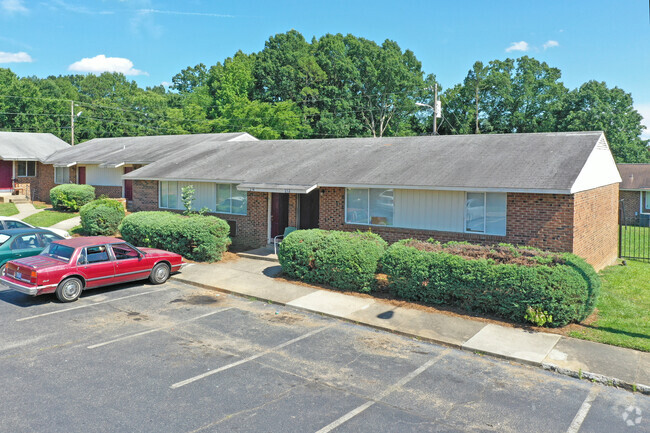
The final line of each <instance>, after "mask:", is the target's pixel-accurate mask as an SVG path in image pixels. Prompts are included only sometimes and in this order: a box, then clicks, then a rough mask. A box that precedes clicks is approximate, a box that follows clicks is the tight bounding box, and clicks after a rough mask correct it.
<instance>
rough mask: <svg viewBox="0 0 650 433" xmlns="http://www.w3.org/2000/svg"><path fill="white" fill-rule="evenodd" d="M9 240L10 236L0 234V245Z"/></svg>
mask: <svg viewBox="0 0 650 433" xmlns="http://www.w3.org/2000/svg"><path fill="white" fill-rule="evenodd" d="M10 238H11V236H9V235H5V234H4V233H2V234H0V245H2V244H4V243H5V242H7V240H8V239H10Z"/></svg>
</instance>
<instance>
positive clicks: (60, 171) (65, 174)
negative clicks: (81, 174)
mask: <svg viewBox="0 0 650 433" xmlns="http://www.w3.org/2000/svg"><path fill="white" fill-rule="evenodd" d="M54 183H59V184H61V183H70V169H69V168H68V167H54Z"/></svg>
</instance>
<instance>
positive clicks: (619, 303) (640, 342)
mask: <svg viewBox="0 0 650 433" xmlns="http://www.w3.org/2000/svg"><path fill="white" fill-rule="evenodd" d="M600 276H601V279H602V281H603V288H602V291H601V294H600V298H599V300H598V304H597V305H596V308H598V319H597V320H596V322H595V323H593V324H591V325H586V326H585V328H584V329H583V330H580V331H573V332H571V333H570V334H569V335H570V336H571V337H577V338H582V339H585V340H592V341H599V342H601V343H607V344H613V345H616V346H622V347H630V348H632V349H639V350H644V351H646V352H650V264H648V263H643V262H638V261H634V260H628V261H627V266H620V265H618V266H610V267H608V268H606V269H604V270H602V271H601V272H600Z"/></svg>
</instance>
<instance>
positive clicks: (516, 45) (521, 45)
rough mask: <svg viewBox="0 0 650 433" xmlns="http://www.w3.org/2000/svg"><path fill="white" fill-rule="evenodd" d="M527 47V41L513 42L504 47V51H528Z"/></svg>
mask: <svg viewBox="0 0 650 433" xmlns="http://www.w3.org/2000/svg"><path fill="white" fill-rule="evenodd" d="M529 48H530V47H529V46H528V42H526V41H519V42H513V43H512V45H510V46H509V47H508V48H506V53H509V52H510V51H528V49H529Z"/></svg>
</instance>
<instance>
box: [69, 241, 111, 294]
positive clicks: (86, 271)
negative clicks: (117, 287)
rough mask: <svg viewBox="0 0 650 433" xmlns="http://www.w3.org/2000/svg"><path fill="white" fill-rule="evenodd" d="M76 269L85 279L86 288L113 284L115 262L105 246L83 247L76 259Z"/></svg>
mask: <svg viewBox="0 0 650 433" xmlns="http://www.w3.org/2000/svg"><path fill="white" fill-rule="evenodd" d="M77 269H78V270H79V272H80V273H81V274H82V275H83V276H84V278H85V279H86V287H87V288H92V287H99V286H107V285H109V284H113V283H114V282H115V262H114V261H113V260H112V258H111V256H110V254H109V252H108V247H107V246H106V245H94V246H92V247H85V248H84V249H83V250H82V251H81V253H80V254H79V258H78V259H77Z"/></svg>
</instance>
